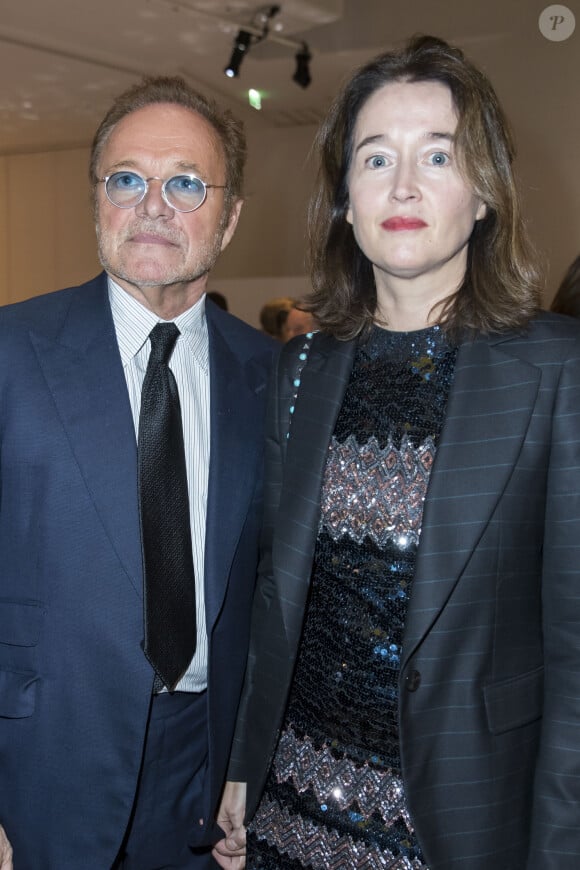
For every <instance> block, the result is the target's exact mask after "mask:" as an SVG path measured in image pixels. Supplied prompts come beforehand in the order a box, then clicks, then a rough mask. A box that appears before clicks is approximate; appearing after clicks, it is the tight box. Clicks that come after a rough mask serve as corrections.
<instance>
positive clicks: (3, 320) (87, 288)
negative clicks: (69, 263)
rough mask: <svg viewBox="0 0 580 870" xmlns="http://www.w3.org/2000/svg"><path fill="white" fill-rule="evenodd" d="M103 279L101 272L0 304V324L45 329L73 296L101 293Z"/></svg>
mask: <svg viewBox="0 0 580 870" xmlns="http://www.w3.org/2000/svg"><path fill="white" fill-rule="evenodd" d="M104 280H105V279H104V277H103V275H102V274H101V275H98V276H97V277H96V278H92V279H91V280H90V281H87V282H86V283H84V284H79V285H77V286H75V287H66V288H64V289H62V290H53V291H52V292H50V293H42V294H41V295H39V296H32V297H31V298H30V299H25V300H23V301H22V302H12V303H10V304H8V305H3V306H0V327H3V328H6V327H10V328H11V329H14V328H17V327H18V324H21V325H22V326H23V327H25V328H27V329H31V328H35V327H38V328H43V329H44V330H46V329H49V328H50V324H51V323H54V322H60V321H61V320H62V319H63V318H64V317H65V316H66V313H67V311H68V310H69V308H70V306H71V305H72V304H73V301H74V300H75V299H77V298H78V297H82V298H86V299H88V298H89V297H91V296H92V295H93V294H95V293H102V290H103V281H104Z"/></svg>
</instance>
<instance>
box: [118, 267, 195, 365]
mask: <svg viewBox="0 0 580 870" xmlns="http://www.w3.org/2000/svg"><path fill="white" fill-rule="evenodd" d="M107 281H108V288H109V302H110V305H111V311H112V314H113V322H114V324H115V331H116V333H117V342H118V344H119V352H120V354H121V362H122V363H123V368H125V367H126V366H127V365H128V364H129V363H130V361H131V360H132V359H133V358H134V357H135V356H136V355H137V354H138V353H139V351H140V350H141V348H142V347H143V345H144V344H145V342H146V341H147V339H148V338H149V333H150V332H151V330H152V329H153V327H154V326H155V324H157V323H161V322H166V321H163V320H162V319H161V318H160V317H158V316H157V314H154V312H153V311H150V310H149V309H148V308H145V306H144V305H142V304H141V303H140V302H139V301H138V300H137V299H135V297H134V296H131V294H130V293H127V291H126V290H123V288H122V287H120V286H119V284H117V282H116V281H115V280H114V279H113V278H111V276H110V275H107ZM172 322H173V323H175V325H176V326H177V328H178V329H179V331H180V333H181V335H182V337H183V340H184V341H185V343H186V344H187V345H188V347H189V348H190V350H191V351H192V353H193V355H194V356H195V359H196V362H197V363H198V365H199V366H200V367H201V368H202V369H203V371H205V372H207V371H208V369H209V340H208V333H207V319H206V314H205V293H204V294H203V295H202V296H201V298H200V299H198V301H197V302H196V303H195V304H194V305H193V306H192V307H191V308H188V309H187V311H184V312H183V314H180V315H179V316H178V317H175V318H174V319H173V320H172Z"/></svg>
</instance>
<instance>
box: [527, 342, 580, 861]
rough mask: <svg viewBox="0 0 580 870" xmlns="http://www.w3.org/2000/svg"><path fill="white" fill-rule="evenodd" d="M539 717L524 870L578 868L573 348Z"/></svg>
mask: <svg viewBox="0 0 580 870" xmlns="http://www.w3.org/2000/svg"><path fill="white" fill-rule="evenodd" d="M542 609H543V614H542V620H543V636H544V668H545V684H544V686H545V688H544V713H543V722H542V735H541V742H540V750H539V755H538V759H537V767H536V774H535V783H534V796H533V816H532V824H531V841H530V853H529V857H528V865H527V870H573V868H577V867H580V342H579V341H578V340H577V341H576V344H575V353H574V354H573V355H572V354H570V355H569V358H568V359H567V361H566V362H565V363H564V364H563V365H562V369H561V375H560V380H559V383H558V387H557V390H556V395H555V399H554V407H553V417H552V439H551V450H550V463H549V469H548V477H547V487H546V515H545V532H544V542H543V578H542Z"/></svg>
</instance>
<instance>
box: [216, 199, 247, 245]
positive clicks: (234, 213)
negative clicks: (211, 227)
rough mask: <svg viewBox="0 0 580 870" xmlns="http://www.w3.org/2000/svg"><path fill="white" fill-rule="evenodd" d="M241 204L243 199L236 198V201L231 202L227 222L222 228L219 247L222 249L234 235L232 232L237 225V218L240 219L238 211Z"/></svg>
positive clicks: (240, 208)
mask: <svg viewBox="0 0 580 870" xmlns="http://www.w3.org/2000/svg"><path fill="white" fill-rule="evenodd" d="M243 204H244V200H243V199H236V201H235V202H234V203H233V205H232V207H231V210H230V216H229V218H228V222H227V224H226V228H225V230H224V234H223V238H222V244H221V248H220V250H222V251H223V250H225V248H227V246H228V245H229V243H230V242H231V240H232V236H233V235H234V233H235V231H236V227H237V225H238V220H239V219H240V212H241V210H242V206H243Z"/></svg>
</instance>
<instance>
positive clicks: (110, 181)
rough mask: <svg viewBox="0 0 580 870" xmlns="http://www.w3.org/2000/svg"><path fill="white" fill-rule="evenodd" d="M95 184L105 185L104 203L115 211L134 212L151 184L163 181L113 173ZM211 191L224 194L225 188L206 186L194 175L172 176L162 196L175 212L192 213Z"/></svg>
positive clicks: (162, 190) (215, 185) (136, 175)
mask: <svg viewBox="0 0 580 870" xmlns="http://www.w3.org/2000/svg"><path fill="white" fill-rule="evenodd" d="M98 181H100V182H102V183H103V184H104V185H105V193H106V194H107V199H108V200H109V202H111V203H112V204H113V205H116V206H117V208H135V206H136V205H139V203H140V202H142V201H143V200H144V199H145V197H146V195H147V191H148V190H149V182H150V181H162V179H161V178H159V177H158V176H156V175H152V176H151V178H143V176H142V175H139V174H138V173H137V172H128V171H127V170H125V171H124V172H123V171H122V172H113V174H112V175H105V177H104V178H99V179H98ZM210 187H219V188H221V189H222V190H225V188H226V187H227V185H225V184H206V183H205V181H202V180H201V178H198V177H197V176H196V175H190V174H183V175H173V176H172V177H171V178H167V179H166V180H165V181H163V183H162V185H161V196H162V197H163V199H164V201H165V202H166V203H167V205H168V206H169V207H170V208H174V209H175V211H182V212H187V211H195V210H196V208H199V207H200V205H203V204H204V202H205V199H206V197H207V192H208V190H209V188H210Z"/></svg>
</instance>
